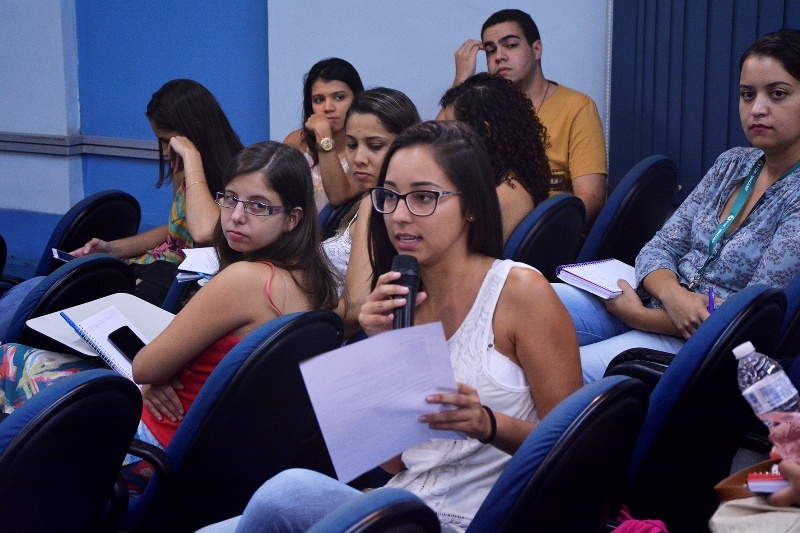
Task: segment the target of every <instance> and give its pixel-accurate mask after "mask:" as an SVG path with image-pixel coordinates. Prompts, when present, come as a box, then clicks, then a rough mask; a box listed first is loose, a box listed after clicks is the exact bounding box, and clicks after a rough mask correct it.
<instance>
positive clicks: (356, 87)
mask: <svg viewBox="0 0 800 533" xmlns="http://www.w3.org/2000/svg"><path fill="white" fill-rule="evenodd" d="M317 80H322V81H326V82H328V81H340V82H342V83H344V84H346V85H347V86H348V87H350V90H351V91H353V96H355V95H357V94H358V93H360V92H362V91H363V90H364V84H363V83H361V76H359V75H358V71H357V70H356V68H355V67H354V66H353V65H351V64H350V63H348V62H347V61H345V60H344V59H340V58H338V57H329V58H328V59H323V60H322V61H318V62H316V63H314V66H312V67H311V70H309V71H308V74H306V76H305V78H303V125H304V126H303V127H301V128H300V139H301V140H302V141H303V143H304V144H305V145H306V147H307V148H308V151H309V153H310V154H311V159H313V160H314V164H315V165H317V164H319V154H318V153H317V140H318V139H317V138H316V137H315V136H314V134H313V133H311V132H310V131H308V130H306V128H305V123H306V121H307V120H308V119H309V117H311V115H313V114H314V107H313V106H312V105H311V104H312V102H311V87H312V86H313V85H314V83H315V82H316V81H317Z"/></svg>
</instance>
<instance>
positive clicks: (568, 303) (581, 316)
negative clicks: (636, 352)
mask: <svg viewBox="0 0 800 533" xmlns="http://www.w3.org/2000/svg"><path fill="white" fill-rule="evenodd" d="M552 287H553V290H555V291H556V294H557V295H558V297H559V298H561V302H562V303H563V304H564V307H566V308H567V311H568V312H569V315H570V317H572V322H573V323H574V324H575V330H576V331H577V333H578V344H579V345H580V347H581V348H580V354H581V368H582V369H583V382H584V383H591V382H592V381H597V380H598V379H600V378H602V377H603V374H604V373H605V371H606V367H608V363H610V362H611V360H612V359H613V358H614V357H616V356H617V355H618V354H619V353H621V352H624V351H625V350H627V349H629V348H652V349H654V350H661V351H664V352H669V353H678V350H680V349H681V347H682V346H683V344H684V342H685V341H684V340H683V339H679V338H677V337H670V336H669V335H659V334H657V333H647V332H644V331H637V330H633V329H631V328H630V327H628V326H626V325H625V324H623V323H622V321H621V320H619V319H618V318H616V317H615V316H614V315H612V314H611V313H609V312H608V310H606V306H605V304H603V302H602V300H601V299H600V298H598V297H596V296H594V295H592V294H590V293H588V292H586V291H583V290H581V289H577V288H575V287H572V286H571V285H567V284H566V283H553V285H552Z"/></svg>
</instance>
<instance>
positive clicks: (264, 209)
mask: <svg viewBox="0 0 800 533" xmlns="http://www.w3.org/2000/svg"><path fill="white" fill-rule="evenodd" d="M215 202H217V205H218V206H220V207H224V208H225V209H236V204H238V203H241V204H244V210H245V212H246V213H249V214H251V215H254V216H257V217H268V216H270V215H274V214H276V213H283V212H284V211H286V208H285V207H283V206H282V205H267V204H265V203H264V202H256V201H254V200H239V199H238V198H236V197H235V196H233V195H232V194H225V193H224V192H218V193H217V198H216V200H215Z"/></svg>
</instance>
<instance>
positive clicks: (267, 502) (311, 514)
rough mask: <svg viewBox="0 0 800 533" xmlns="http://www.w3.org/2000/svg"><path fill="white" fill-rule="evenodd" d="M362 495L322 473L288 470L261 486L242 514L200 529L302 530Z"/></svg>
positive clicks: (262, 532)
mask: <svg viewBox="0 0 800 533" xmlns="http://www.w3.org/2000/svg"><path fill="white" fill-rule="evenodd" d="M360 495H361V491H358V490H356V489H354V488H352V487H349V486H347V485H345V484H344V483H340V482H339V481H336V480H335V479H332V478H329V477H328V476H326V475H324V474H320V473H319V472H313V471H311V470H301V469H291V470H285V471H283V472H281V473H280V474H277V475H276V476H274V477H273V478H272V479H270V480H269V481H267V482H266V483H264V484H263V485H261V487H260V488H259V489H258V490H257V491H256V493H255V494H253V497H252V498H250V502H248V504H247V507H245V510H244V513H243V514H242V516H241V517H236V518H231V519H230V520H226V521H224V522H219V523H217V524H212V525H210V526H206V527H204V528H203V529H201V530H200V531H202V532H203V533H222V532H231V531H236V532H237V533H242V532H246V533H251V532H258V533H268V532H270V533H271V532H275V533H278V532H281V533H289V532H295V531H297V532H302V531H306V530H307V529H309V528H310V527H311V526H313V525H314V524H316V523H317V522H319V521H320V520H321V519H322V518H324V517H325V515H327V514H328V513H330V512H331V511H333V510H334V509H336V508H337V507H339V506H341V505H344V504H346V503H348V502H350V501H352V500H354V499H355V498H358V497H359V496H360ZM198 533H199V532H198Z"/></svg>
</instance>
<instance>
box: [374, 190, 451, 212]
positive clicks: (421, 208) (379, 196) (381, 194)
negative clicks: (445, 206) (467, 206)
mask: <svg viewBox="0 0 800 533" xmlns="http://www.w3.org/2000/svg"><path fill="white" fill-rule="evenodd" d="M369 194H370V196H371V197H372V206H373V207H374V208H375V211H377V212H378V213H382V214H384V215H388V214H389V213H394V210H395V209H397V204H399V203H400V200H404V201H405V202H406V207H408V210H409V212H410V213H411V214H412V215H416V216H418V217H428V216H431V215H432V214H433V212H434V211H436V207H437V206H438V205H439V199H440V198H443V197H446V196H450V195H455V194H461V191H429V190H420V191H411V192H407V193H405V194H400V193H397V192H395V191H393V190H391V189H387V188H386V187H372V188H371V189H370V190H369Z"/></svg>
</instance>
